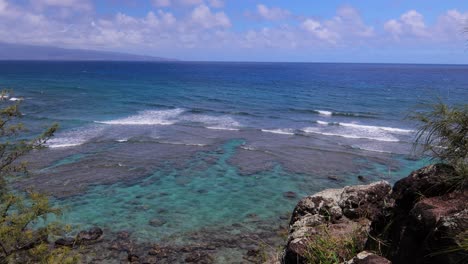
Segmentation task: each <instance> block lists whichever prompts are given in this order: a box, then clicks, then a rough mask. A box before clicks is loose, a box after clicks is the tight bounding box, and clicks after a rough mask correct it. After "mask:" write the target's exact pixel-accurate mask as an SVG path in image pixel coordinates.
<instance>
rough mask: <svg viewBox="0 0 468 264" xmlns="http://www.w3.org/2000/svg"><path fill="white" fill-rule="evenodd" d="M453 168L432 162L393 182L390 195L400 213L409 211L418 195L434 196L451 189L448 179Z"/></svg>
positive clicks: (452, 173)
mask: <svg viewBox="0 0 468 264" xmlns="http://www.w3.org/2000/svg"><path fill="white" fill-rule="evenodd" d="M454 174H455V169H454V168H453V167H452V166H450V165H446V164H434V165H429V166H427V167H424V168H421V169H419V170H416V171H413V172H412V173H411V174H410V175H409V176H408V177H405V178H403V179H401V180H399V181H397V182H396V183H395V185H394V186H393V193H392V197H393V198H394V199H395V203H396V205H397V207H396V209H397V210H399V211H401V213H404V212H409V210H411V208H412V207H413V205H414V203H415V202H416V201H417V200H418V199H419V198H420V197H434V196H439V195H443V194H446V193H448V192H450V191H452V190H453V184H452V183H451V182H450V181H449V179H450V177H453V175H454ZM398 213H400V212H398Z"/></svg>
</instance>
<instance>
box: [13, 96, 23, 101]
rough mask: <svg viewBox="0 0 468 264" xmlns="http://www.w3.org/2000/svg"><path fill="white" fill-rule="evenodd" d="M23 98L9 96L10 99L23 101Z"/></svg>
mask: <svg viewBox="0 0 468 264" xmlns="http://www.w3.org/2000/svg"><path fill="white" fill-rule="evenodd" d="M23 100H24V99H23V98H18V97H12V98H10V101H23Z"/></svg>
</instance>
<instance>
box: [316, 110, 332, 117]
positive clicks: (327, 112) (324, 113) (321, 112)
mask: <svg viewBox="0 0 468 264" xmlns="http://www.w3.org/2000/svg"><path fill="white" fill-rule="evenodd" d="M315 111H317V113H319V114H320V115H324V116H331V115H333V112H330V111H325V110H315Z"/></svg>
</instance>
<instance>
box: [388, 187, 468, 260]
mask: <svg viewBox="0 0 468 264" xmlns="http://www.w3.org/2000/svg"><path fill="white" fill-rule="evenodd" d="M467 201H468V192H465V193H463V192H453V193H448V194H446V195H443V196H436V197H430V198H422V199H421V200H420V201H418V202H416V204H415V205H414V207H413V208H412V209H411V210H410V211H409V213H408V214H407V215H406V217H399V222H397V224H398V225H395V226H394V227H393V228H392V235H393V236H392V237H393V238H394V239H393V241H392V242H393V243H392V244H393V250H392V252H393V253H392V254H393V257H392V259H393V260H394V262H395V263H405V262H411V263H448V264H449V263H460V261H461V260H462V259H463V254H465V258H466V252H462V251H457V252H451V253H446V254H437V252H443V251H445V250H447V249H455V248H456V247H457V239H459V238H458V237H459V234H463V233H465V235H468V233H466V232H467V230H468V209H467ZM396 237H398V238H399V239H395V238H396Z"/></svg>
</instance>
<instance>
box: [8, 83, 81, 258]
mask: <svg viewBox="0 0 468 264" xmlns="http://www.w3.org/2000/svg"><path fill="white" fill-rule="evenodd" d="M5 97H6V96H5V92H2V93H1V98H2V99H3V98H5ZM4 104H7V105H6V106H4V108H3V109H1V110H0V263H74V262H76V261H77V259H76V257H75V256H74V255H71V254H70V252H69V251H70V250H69V249H65V248H57V249H53V248H50V246H49V243H48V237H49V236H51V235H54V234H58V233H59V232H61V228H59V226H58V225H56V224H54V223H50V224H45V223H46V219H47V216H49V215H58V214H60V210H59V209H58V208H54V207H52V206H51V205H50V204H49V200H48V199H47V197H46V196H45V195H43V194H39V193H36V192H33V191H20V190H14V191H13V190H11V189H10V188H9V185H8V181H9V180H11V179H12V178H15V177H21V176H25V175H26V173H27V170H26V163H25V162H21V161H20V158H22V157H23V156H24V155H25V154H27V153H28V152H30V151H32V150H36V149H40V148H43V147H44V144H45V143H46V141H47V140H48V139H49V138H50V137H51V136H53V134H54V132H55V131H56V130H57V125H53V126H52V127H50V128H49V129H47V130H46V131H45V132H44V133H43V134H42V135H40V136H38V137H36V138H34V139H29V140H27V139H21V138H22V136H24V135H23V133H24V132H25V127H24V126H23V124H22V123H20V122H19V121H18V120H19V119H20V118H21V113H20V111H19V103H9V102H4ZM37 223H42V225H41V227H39V228H32V225H34V224H37Z"/></svg>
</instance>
